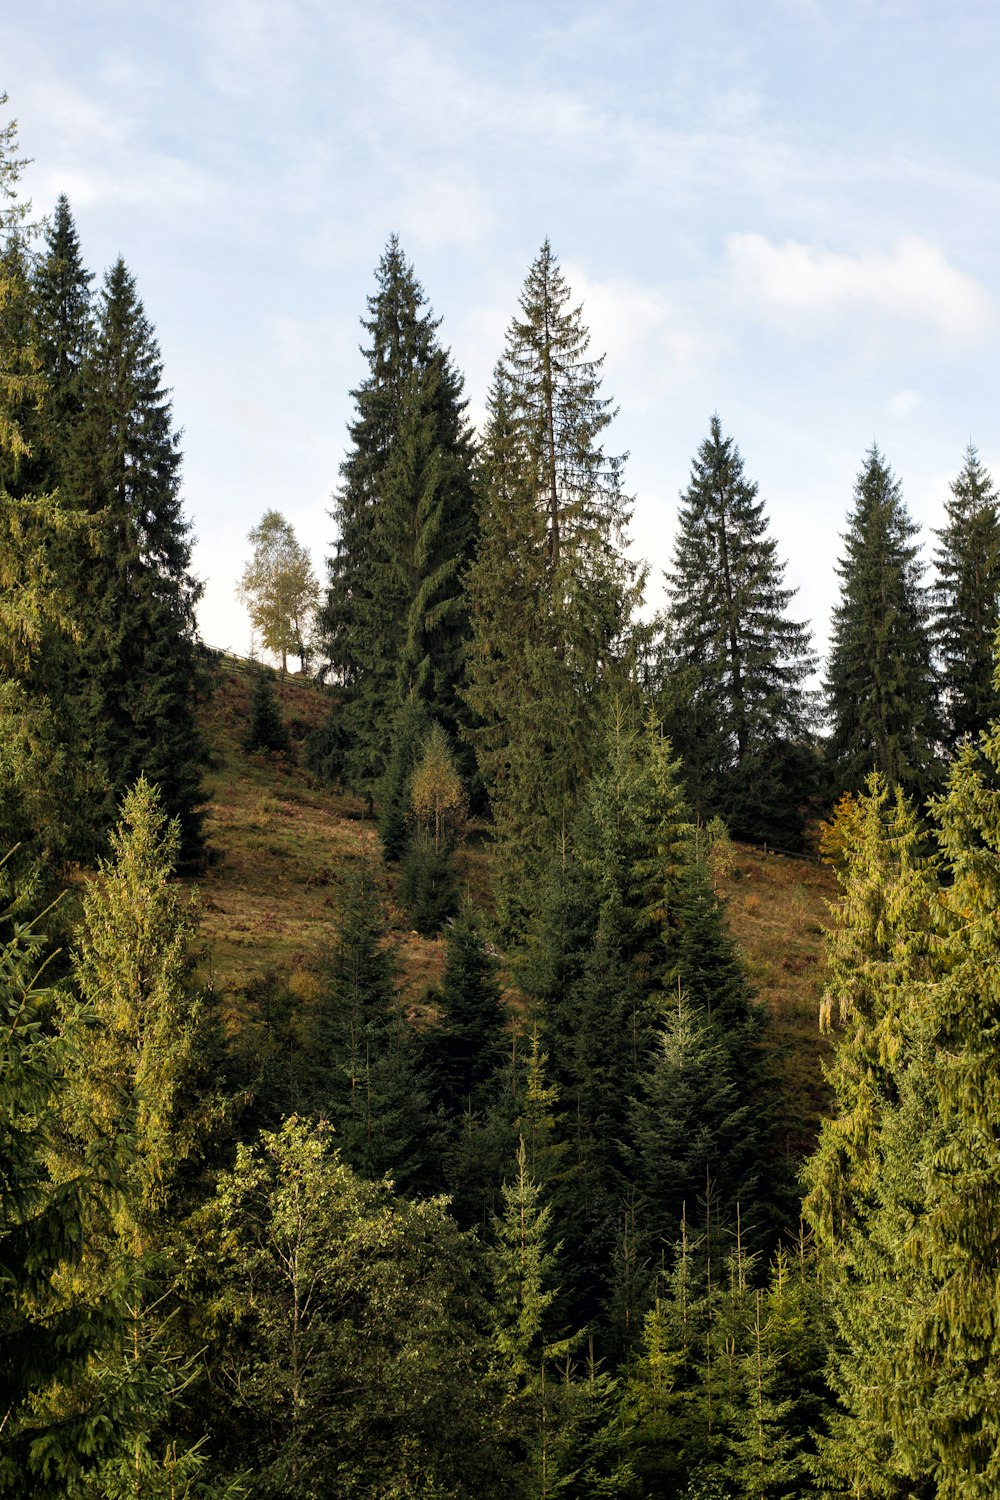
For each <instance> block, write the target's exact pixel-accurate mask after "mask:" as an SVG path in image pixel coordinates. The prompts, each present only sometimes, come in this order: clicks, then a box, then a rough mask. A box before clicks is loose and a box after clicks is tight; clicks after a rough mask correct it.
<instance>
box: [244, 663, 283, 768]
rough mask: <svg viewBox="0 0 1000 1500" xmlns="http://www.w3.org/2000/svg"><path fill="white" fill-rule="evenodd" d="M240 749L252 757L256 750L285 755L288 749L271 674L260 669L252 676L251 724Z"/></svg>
mask: <svg viewBox="0 0 1000 1500" xmlns="http://www.w3.org/2000/svg"><path fill="white" fill-rule="evenodd" d="M243 746H244V749H246V750H248V751H250V753H251V754H252V753H253V752H254V751H255V750H264V751H269V752H273V751H285V752H286V753H287V752H288V750H289V748H290V746H289V740H288V730H287V729H286V728H285V723H284V720H283V719H282V717H281V709H280V707H279V706H278V696H277V694H276V693H275V691H274V683H273V681H272V679H271V674H270V672H269V671H266V670H264V669H260V668H258V670H257V671H256V672H255V674H254V680H253V687H252V688H251V690H250V724H249V727H248V728H247V733H246V738H245V740H244V741H243Z"/></svg>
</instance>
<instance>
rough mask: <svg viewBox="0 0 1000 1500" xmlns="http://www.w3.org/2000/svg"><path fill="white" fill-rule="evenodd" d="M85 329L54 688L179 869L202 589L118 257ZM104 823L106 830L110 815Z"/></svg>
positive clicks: (150, 359) (157, 379)
mask: <svg viewBox="0 0 1000 1500" xmlns="http://www.w3.org/2000/svg"><path fill="white" fill-rule="evenodd" d="M96 325H97V326H96V332H95V335H94V339H93V343H92V345H91V346H90V348H89V350H88V352H87V356H86V358H85V360H84V363H83V366H82V370H81V374H80V386H79V388H80V393H81V401H82V404H83V410H82V413H81V415H80V417H79V419H78V421H77V422H76V425H75V430H74V434H73V442H72V454H71V458H70V460H69V464H68V470H69V479H68V483H69V485H70V487H71V490H72V493H73V494H74V497H75V498H76V500H77V501H78V503H79V505H80V506H81V508H82V509H84V510H85V511H86V512H87V513H88V514H89V515H91V516H92V517H94V520H95V522H96V526H97V532H98V537H97V544H96V549H95V551H94V552H93V553H92V554H90V555H88V556H86V557H81V558H78V559H77V563H76V572H75V573H74V576H73V587H74V589H75V591H76V598H77V603H78V621H79V627H80V647H79V652H78V657H77V660H76V664H75V680H74V681H73V682H72V683H71V684H70V683H67V686H66V692H67V694H68V695H71V696H72V699H73V710H74V715H75V718H76V720H77V724H78V733H79V735H80V738H81V741H82V743H83V744H84V745H85V746H86V747H87V749H88V751H89V753H90V754H91V755H92V756H93V757H94V758H95V759H97V760H98V761H99V762H100V763H101V764H102V765H103V766H104V767H105V768H106V771H107V775H108V778H109V781H110V785H111V788H112V792H113V796H114V800H117V799H118V798H119V797H121V796H122V795H123V794H124V792H125V790H126V788H127V787H129V786H131V785H132V784H133V782H134V781H135V780H136V779H137V778H138V776H139V775H140V774H145V775H146V776H147V777H148V779H149V780H150V781H151V782H154V783H155V784H156V785H157V786H158V787H159V789H160V793H161V795H162V797H163V800H164V806H165V808H166V810H167V812H168V814H169V815H170V816H171V817H177V818H178V819H179V820H180V827H181V852H182V857H183V858H184V859H186V860H187V859H191V858H194V857H196V856H198V855H199V854H200V852H201V847H202V840H201V813H200V811H199V807H200V804H201V802H202V800H203V798H202V793H201V788H200V774H201V763H202V759H203V750H202V745H201V739H200V736H199V733H198V730H197V727H196V724H195V719H194V701H195V694H196V691H197V688H198V683H199V672H198V655H197V644H196V632H195V618H194V609H195V605H196V603H197V601H198V598H199V596H200V594H201V585H200V584H199V583H198V582H196V580H195V579H194V578H193V577H192V575H191V573H190V571H189V569H190V563H191V537H190V525H189V523H188V522H187V520H186V519H185V518H184V515H183V511H182V507H181V497H180V462H181V455H180V447H179V438H178V435H177V434H176V433H175V432H174V431H173V430H172V428H171V421H172V415H171V407H170V400H169V394H168V392H167V391H166V390H165V389H164V387H163V385H162V378H163V365H162V361H161V359H160V351H159V347H158V345H157V342H156V339H155V336H154V334H153V329H152V326H151V325H150V322H149V320H148V318H147V317H146V314H145V311H144V309H143V306H142V303H141V301H140V300H139V297H138V294H137V292H136V285H135V279H134V277H133V276H132V275H131V274H130V272H129V271H128V269H127V268H126V266H125V263H124V261H122V260H120V259H119V260H118V261H116V262H115V264H114V266H112V268H111V269H110V271H109V272H108V273H107V275H106V277H105V279H104V285H103V287H102V290H101V293H100V295H99V297H98V303H97V311H96ZM103 814H104V817H105V819H106V821H108V822H110V821H111V818H112V806H111V805H109V806H107V807H105V808H104V809H103ZM95 821H97V822H98V823H99V822H100V817H99V816H97V817H95Z"/></svg>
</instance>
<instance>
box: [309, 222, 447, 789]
mask: <svg viewBox="0 0 1000 1500" xmlns="http://www.w3.org/2000/svg"><path fill="white" fill-rule="evenodd" d="M376 277H377V280H376V291H375V293H374V295H373V296H371V297H369V299H368V308H369V317H368V318H367V319H364V320H363V326H364V328H365V331H366V333H367V334H368V337H369V339H370V344H369V346H368V348H367V349H365V351H364V352H365V356H366V358H367V360H368V374H367V376H366V378H365V379H364V381H362V383H361V384H360V385H359V386H358V388H357V390H355V391H354V392H352V395H353V398H354V402H355V407H356V415H355V418H354V421H353V422H352V423H351V427H350V436H351V448H350V451H349V453H348V455H347V457H346V459H345V460H344V463H343V465H342V466H341V487H340V490H339V491H338V493H337V495H336V499H335V505H334V511H333V518H334V520H335V522H336V525H337V533H338V535H337V550H336V553H335V554H334V556H333V557H332V558H331V559H330V585H329V591H328V595H327V601H326V605H325V608H324V609H323V610H321V612H320V618H319V636H320V640H321V641H322V643H323V647H324V649H325V652H326V655H327V658H328V660H329V662H330V666H331V668H332V672H333V675H334V676H335V678H336V680H337V681H338V682H339V683H340V684H341V687H342V701H341V702H340V703H338V704H337V706H336V707H335V709H334V710H333V712H334V713H335V714H336V715H337V716H338V718H339V719H342V721H343V722H342V725H341V735H340V738H341V740H346V754H345V765H344V767H343V768H340V767H337V766H334V765H330V764H327V765H326V766H325V767H324V766H321V769H325V770H327V771H328V772H330V773H337V772H339V771H340V770H341V769H343V771H344V772H345V773H346V777H347V779H348V780H349V781H350V782H351V783H353V784H354V785H355V786H356V787H358V788H359V789H361V790H365V791H367V792H369V793H371V792H372V791H373V789H374V787H375V785H376V783H377V781H378V779H379V777H380V776H381V775H382V773H383V771H384V769H385V766H386V762H387V759H388V755H389V748H390V735H391V728H392V724H393V720H394V718H395V715H396V713H397V711H398V709H399V707H400V706H401V704H402V703H404V702H405V701H406V699H407V698H408V697H409V696H410V695H411V694H415V695H416V696H417V697H419V698H420V699H421V700H422V701H423V702H424V703H425V704H426V706H427V710H428V713H429V715H430V717H431V718H434V719H437V720H439V721H440V722H441V723H442V724H443V725H444V726H445V728H446V729H447V730H448V732H449V734H451V735H452V736H454V735H455V734H456V731H457V729H458V727H459V725H460V724H461V723H463V722H465V720H466V719H467V711H466V710H465V708H464V705H463V704H462V702H461V700H460V697H459V689H460V684H461V681H462V676H463V670H464V656H465V650H466V641H467V637H468V617H467V612H466V607H465V603H464V596H463V589H462V574H463V572H464V569H465V567H466V566H467V564H468V561H469V559H470V557H471V552H472V544H473V537H474V528H475V506H474V496H473V483H472V453H473V450H472V437H471V431H470V429H469V427H468V424H467V422H466V418H465V405H466V403H465V401H464V400H463V397H462V385H463V382H462V377H461V376H460V375H459V374H458V372H457V371H456V370H455V368H454V366H453V364H452V362H451V357H450V355H449V354H448V352H447V351H446V350H445V349H442V347H441V345H440V343H439V341H438V336H437V329H438V321H437V320H435V319H434V318H433V317H432V315H431V313H430V311H429V310H427V308H426V302H427V299H426V296H425V294H424V291H423V288H422V287H421V285H420V283H419V281H418V280H417V278H416V276H415V274H414V271H413V267H412V266H411V265H410V264H409V263H408V262H407V260H406V258H405V256H404V255H403V252H402V250H401V249H400V246H399V241H398V240H397V239H396V237H395V235H393V237H392V238H391V239H390V240H389V243H388V245H387V246H386V250H385V253H384V255H383V256H382V259H381V261H380V262H379V266H378V270H377V273H376ZM326 739H327V742H329V736H327V737H326Z"/></svg>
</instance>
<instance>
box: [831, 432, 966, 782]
mask: <svg viewBox="0 0 1000 1500" xmlns="http://www.w3.org/2000/svg"><path fill="white" fill-rule="evenodd" d="M854 501H855V503H854V510H853V511H852V513H851V515H850V516H849V517H848V529H847V532H846V534H845V536H844V555H843V557H842V558H841V560H840V562H839V563H838V565H837V573H838V575H839V577H840V580H841V598H840V603H839V604H838V605H837V606H836V607H835V609H834V612H833V629H832V633H831V642H830V654H829V657H828V659H827V666H826V680H825V684H824V685H825V688H826V696H827V713H828V716H829V719H830V741H829V756H830V762H831V773H832V776H833V779H834V782H835V789H836V790H837V791H840V790H844V789H846V790H849V791H856V790H859V789H860V788H861V787H862V786H863V784H864V782H865V779H866V778H867V776H868V774H869V772H871V771H880V772H881V773H882V775H883V776H886V777H887V778H888V779H889V780H890V781H891V782H894V783H896V784H897V785H899V786H901V787H903V789H904V790H905V791H906V792H907V793H909V794H911V795H914V796H918V797H920V796H923V795H925V794H926V793H927V791H929V790H930V788H931V786H932V784H933V781H934V777H935V771H936V760H937V753H938V746H939V743H940V740H941V726H940V721H939V717H938V701H937V699H938V694H937V683H936V680H935V676H934V669H933V665H932V661H931V643H930V633H929V602H928V591H927V589H925V588H924V586H923V584H922V582H921V579H922V573H923V568H922V565H921V563H920V561H919V556H918V554H919V550H920V549H919V546H918V545H917V543H916V542H915V541H914V538H915V537H916V535H917V527H916V526H915V524H914V523H913V521H912V520H911V519H910V515H909V512H908V511H907V509H906V506H905V504H904V503H903V494H902V489H901V487H900V484H899V481H898V479H896V478H895V476H894V475H893V472H892V470H891V469H890V468H889V466H888V465H887V464H886V462H885V460H884V458H883V457H882V454H881V453H880V452H879V450H878V448H876V447H872V449H871V451H870V452H869V453H868V456H867V459H866V461H865V466H864V468H863V469H862V470H861V472H860V474H859V475H858V478H857V481H856V483H855V486H854Z"/></svg>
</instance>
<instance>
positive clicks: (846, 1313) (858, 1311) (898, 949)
mask: <svg viewBox="0 0 1000 1500" xmlns="http://www.w3.org/2000/svg"><path fill="white" fill-rule="evenodd" d="M842 822H843V824H844V826H843V830H842V832H843V840H844V852H845V862H844V866H843V869H842V871H841V873H840V879H841V884H842V887H843V892H842V897H841V901H840V903H839V905H838V906H837V908H836V909H835V913H834V927H833V931H832V933H831V940H830V960H829V975H830V977H829V981H828V985H827V988H826V991H825V993H824V1001H823V1006H824V1009H823V1019H824V1022H825V1023H826V1024H827V1025H829V1024H830V1022H831V1021H832V1019H833V1018H834V1016H835V1015H837V1016H839V1019H840V1021H841V1023H842V1027H843V1030H842V1032H841V1035H840V1037H839V1038H838V1042H837V1046H836V1050H835V1052H834V1056H833V1060H832V1063H831V1067H830V1072H829V1079H830V1083H831V1085H832V1087H833V1092H834V1098H835V1113H834V1115H833V1117H832V1119H830V1120H827V1121H824V1123H823V1126H822V1128H821V1132H820V1139H819V1145H818V1148H817V1151H816V1153H815V1155H814V1157H813V1158H812V1159H811V1161H810V1162H809V1163H808V1164H807V1168H806V1183H807V1187H808V1193H807V1196H806V1200H805V1205H804V1211H805V1213H806V1216H807V1218H808V1220H809V1222H810V1223H811V1224H812V1226H813V1228H814V1230H815V1233H816V1240H817V1247H818V1251H819V1256H820V1265H821V1270H822V1273H823V1275H824V1277H825V1279H826V1281H827V1285H828V1289H829V1291H828V1294H829V1298H830V1304H831V1311H832V1315H833V1320H834V1329H835V1333H836V1339H835V1341H834V1342H833V1347H832V1349H831V1354H830V1363H829V1377H830V1381H831V1384H832V1386H833V1389H834V1391H835V1393H836V1395H837V1398H838V1402H839V1410H838V1411H837V1412H836V1413H835V1414H833V1415H832V1416H831V1418H830V1420H829V1423H828V1434H827V1437H826V1439H825V1440H824V1442H823V1443H822V1445H821V1449H820V1455H819V1461H820V1469H821V1472H822V1473H823V1474H824V1475H825V1476H826V1477H827V1478H828V1480H829V1482H830V1483H831V1484H833V1485H834V1486H835V1487H836V1488H839V1489H841V1490H843V1491H847V1492H850V1491H855V1492H859V1493H865V1494H871V1495H882V1496H889V1497H902V1496H904V1495H906V1496H909V1495H911V1494H913V1493H918V1494H923V1493H928V1494H929V1493H936V1492H935V1491H930V1490H928V1489H927V1488H926V1478H927V1474H926V1468H925V1467H922V1466H919V1465H918V1466H916V1467H914V1466H913V1465H912V1464H911V1463H910V1462H909V1461H908V1460H907V1459H906V1457H905V1456H904V1455H903V1454H902V1453H901V1452H900V1450H899V1448H898V1446H897V1444H896V1442H895V1441H894V1438H893V1432H892V1421H891V1418H890V1416H889V1412H890V1410H891V1409H892V1408H893V1407H894V1406H895V1407H897V1409H898V1403H899V1400H900V1397H901V1396H902V1398H903V1401H904V1403H906V1402H908V1401H909V1400H910V1399H911V1398H910V1396H909V1395H907V1394H905V1392H904V1391H903V1390H902V1389H901V1387H900V1384H899V1382H900V1378H901V1375H902V1371H901V1369H900V1358H901V1346H902V1344H903V1341H904V1338H905V1332H904V1330H905V1327H906V1324H907V1322H908V1320H909V1318H910V1316H911V1309H913V1308H914V1307H916V1308H920V1307H921V1305H924V1304H925V1302H926V1291H927V1287H926V1276H925V1274H924V1272H923V1270H922V1268H921V1267H920V1265H919V1263H918V1261H917V1260H916V1259H915V1258H914V1257H913V1256H912V1255H911V1254H910V1252H909V1251H908V1249H907V1241H908V1239H909V1237H910V1234H911V1231H912V1225H913V1220H914V1216H915V1215H918V1214H921V1213H922V1212H923V1205H924V1202H925V1194H926V1187H925V1182H926V1174H927V1168H928V1163H929V1156H930V1154H931V1152H932V1151H933V1149H934V1137H935V1135H936V1130H937V1127H936V1121H935V1117H934V1116H935V1111H934V1105H933V1100H932V1098H931V1097H930V1091H929V1088H928V1082H929V1080H928V1067H927V1063H928V1058H929V1049H930V1047H931V1046H932V1041H931V1036H930V1031H929V1021H928V1006H927V991H928V986H929V984H930V983H931V981H932V980H933V977H934V974H935V972H936V969H937V963H936V960H935V957H934V941H933V930H932V929H933V926H934V909H935V905H936V900H937V884H938V876H937V871H936V868H935V865H934V863H933V862H932V861H928V860H927V858H926V856H925V855H924V853H923V852H922V845H923V843H924V839H923V835H922V830H921V829H920V827H919V825H918V824H917V822H916V820H915V818H914V816H913V813H912V810H911V809H910V807H909V806H908V804H907V803H906V801H905V799H904V798H903V796H902V794H901V793H900V792H899V790H898V788H897V789H896V791H895V792H894V793H892V792H890V789H889V787H888V786H887V784H886V782H885V780H884V778H882V777H880V776H872V778H871V779H870V781H869V790H868V792H867V794H866V795H865V796H863V797H861V798H860V799H858V801H857V802H856V803H855V804H854V805H853V807H852V808H851V810H849V811H848V812H847V814H846V815H845V816H844V818H843V819H842ZM909 1389H910V1387H909V1385H908V1386H907V1390H909ZM920 1420H921V1421H923V1420H924V1416H923V1415H922V1416H921V1418H920ZM921 1479H923V1480H924V1481H925V1483H924V1485H923V1486H922V1487H918V1489H917V1490H916V1491H914V1489H913V1488H912V1486H913V1484H914V1481H920V1480H921Z"/></svg>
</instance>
